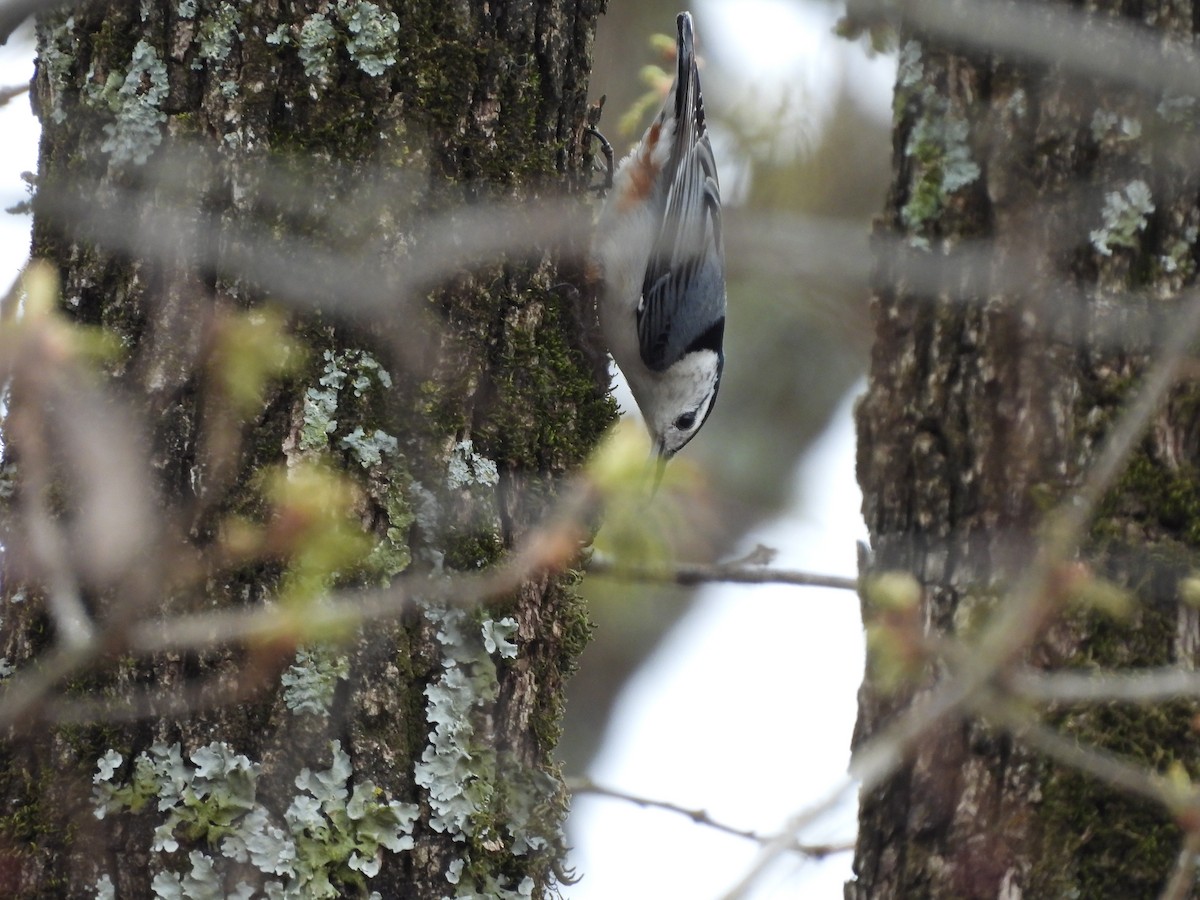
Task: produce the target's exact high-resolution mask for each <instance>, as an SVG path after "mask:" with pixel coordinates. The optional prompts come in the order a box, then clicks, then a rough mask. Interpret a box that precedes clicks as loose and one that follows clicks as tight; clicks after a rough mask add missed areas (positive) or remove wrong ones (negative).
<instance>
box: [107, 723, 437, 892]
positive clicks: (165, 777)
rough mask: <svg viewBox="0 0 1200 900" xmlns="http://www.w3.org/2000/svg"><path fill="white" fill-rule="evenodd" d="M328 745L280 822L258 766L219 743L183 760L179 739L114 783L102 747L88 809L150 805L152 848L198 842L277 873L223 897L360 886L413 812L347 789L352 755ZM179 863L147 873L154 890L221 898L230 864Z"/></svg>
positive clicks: (362, 788) (197, 858) (172, 850)
mask: <svg viewBox="0 0 1200 900" xmlns="http://www.w3.org/2000/svg"><path fill="white" fill-rule="evenodd" d="M330 749H331V751H332V757H333V761H332V765H331V766H330V768H329V769H327V770H325V771H319V772H312V771H310V770H309V769H307V768H305V769H303V770H301V772H300V774H299V775H298V776H297V777H296V779H295V782H294V783H295V786H296V787H297V788H298V789H299V791H300V793H299V794H297V795H296V796H295V797H294V798H293V799H292V802H291V804H290V805H289V806H288V808H287V811H286V812H285V813H284V815H283V822H282V824H280V823H279V822H278V820H277V819H276V818H275V817H274V816H273V815H272V814H271V813H270V811H268V810H267V809H266V807H264V806H263V805H262V804H261V803H259V802H258V801H257V799H256V791H257V784H256V783H257V779H258V774H259V768H260V767H259V765H258V764H257V763H252V762H251V761H250V760H249V759H247V758H246V757H245V756H243V755H241V754H237V753H235V752H234V751H233V750H232V748H230V747H229V746H228V745H227V744H224V743H219V742H213V743H211V744H209V745H208V746H207V747H203V748H201V749H200V750H197V751H196V752H195V753H193V754H192V755H191V757H190V762H191V764H190V765H189V764H188V762H185V761H184V759H183V757H182V755H181V754H180V750H179V745H178V744H175V745H173V746H172V747H167V746H165V745H163V744H155V745H154V746H152V747H151V748H150V750H149V752H148V753H142V754H139V755H138V757H137V758H136V759H135V760H134V765H133V772H132V775H131V778H130V781H129V782H128V783H114V781H113V777H114V775H115V774H116V771H117V769H118V768H120V766H121V764H122V758H121V755H120V754H119V753H116V752H115V751H112V750H110V751H108V752H106V753H105V754H104V755H103V756H101V757H100V759H99V760H97V763H96V769H97V771H96V775H95V776H94V777H93V779H92V781H93V782H94V783H95V785H96V787H95V789H94V802H95V807H96V810H95V812H96V815H97V817H99V818H103V817H105V816H106V815H110V814H114V813H118V812H125V811H128V812H132V813H139V812H143V811H148V808H149V807H150V804H151V801H156V803H155V805H154V806H153V809H154V810H155V811H157V812H158V813H165V814H166V817H165V819H164V821H163V822H162V824H160V825H159V826H158V827H157V828H155V830H154V835H153V842H152V847H151V849H152V850H153V851H154V852H156V853H161V854H165V855H167V858H168V859H171V858H172V857H173V854H176V853H177V852H178V851H179V850H180V843H179V842H180V840H188V841H193V842H195V841H203V842H204V844H205V845H206V846H208V847H212V848H219V850H220V854H221V857H223V858H224V859H226V860H232V861H233V862H235V863H238V864H240V865H243V866H244V865H245V864H247V863H248V864H250V865H252V866H253V867H254V868H255V869H257V870H258V872H259V873H261V874H262V875H263V876H282V877H283V880H279V879H277V878H269V879H259V881H260V882H261V883H260V884H259V885H258V886H257V887H254V886H251V885H250V884H247V883H246V882H245V881H244V880H243V881H240V882H239V883H238V884H237V885H236V886H235V887H234V893H233V894H232V895H230V896H235V897H246V898H249V897H251V896H253V895H254V892H255V890H261V891H262V892H263V893H264V894H265V896H266V897H268V898H280V900H300V898H332V897H339V896H345V893H346V890H347V889H348V888H353V887H355V886H357V887H358V888H360V889H361V888H362V887H363V886H364V885H365V880H366V879H369V878H372V877H374V876H375V875H376V874H378V872H379V869H380V866H381V860H382V852H383V850H385V849H387V850H391V851H393V852H399V851H402V850H410V849H412V847H413V846H414V844H413V839H412V830H413V824H414V823H415V821H416V817H417V814H418V809H417V807H416V806H414V805H412V804H406V803H399V802H396V801H391V802H387V803H385V802H381V801H380V800H378V799H377V795H378V793H379V791H378V789H377V788H376V787H375V785H374V784H373V783H371V782H370V781H363V782H360V783H358V784H356V785H355V786H354V788H353V790H352V791H351V789H350V788H349V781H350V777H351V775H352V774H353V772H352V768H351V765H350V757H349V756H348V755H347V754H346V753H345V752H344V751H343V750H342V748H341V744H340V742H338V741H333V742H332V743H331V744H330ZM187 860H188V862H189V863H190V868H189V869H188V870H187V871H186V872H183V873H180V872H177V871H173V870H165V871H161V872H159V873H158V874H157V875H156V876H155V878H154V880H153V882H152V887H153V888H154V891H155V895H156V896H158V897H162V898H178V900H208V898H212V897H218V898H223V897H225V896H227V895H226V894H225V893H224V884H225V881H226V878H227V876H228V875H229V874H230V872H227V871H226V870H227V869H229V868H230V866H229V864H228V863H226V862H224V861H223V860H222V859H217V858H213V857H210V856H208V855H207V854H205V853H203V852H201V851H200V850H192V851H190V852H189V854H188V857H187ZM242 871H243V872H244V871H245V870H244V869H243V870H242ZM100 884H101V882H97V885H98V886H99V885H100ZM373 896H377V895H373Z"/></svg>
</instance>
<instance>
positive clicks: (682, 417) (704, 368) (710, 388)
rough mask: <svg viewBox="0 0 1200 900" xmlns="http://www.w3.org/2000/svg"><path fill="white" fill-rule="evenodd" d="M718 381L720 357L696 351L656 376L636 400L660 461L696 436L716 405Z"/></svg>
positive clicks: (712, 353) (706, 351)
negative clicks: (645, 418) (645, 419)
mask: <svg viewBox="0 0 1200 900" xmlns="http://www.w3.org/2000/svg"><path fill="white" fill-rule="evenodd" d="M720 381H721V359H720V357H719V356H718V355H717V354H716V353H714V352H712V351H711V350H700V351H697V352H695V353H689V354H688V355H687V356H685V357H684V358H683V359H681V360H680V361H679V362H677V363H675V365H673V366H671V368H669V369H667V370H666V371H665V372H663V373H662V374H661V375H658V376H657V377H656V378H655V379H654V383H653V384H651V385H649V386H648V390H646V391H644V393H645V395H646V396H645V397H638V398H637V400H638V405H639V406H640V407H641V408H642V411H643V413H644V414H645V415H646V417H647V422H646V424H647V426H648V427H649V429H650V435H651V438H652V439H653V441H654V451H655V453H657V454H658V456H659V457H660V458H661V459H663V460H667V459H670V458H671V457H672V456H674V455H675V454H676V453H678V452H679V450H680V449H681V448H682V447H683V446H684V445H685V444H686V443H687V442H688V441H690V440H691V439H692V438H694V437H695V436H696V433H697V432H698V431H699V430H700V426H701V425H703V424H704V420H705V419H707V418H708V414H709V412H710V411H711V410H712V406H713V403H714V402H716V399H717V388H718V387H719V386H720Z"/></svg>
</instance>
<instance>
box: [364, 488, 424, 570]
mask: <svg viewBox="0 0 1200 900" xmlns="http://www.w3.org/2000/svg"><path fill="white" fill-rule="evenodd" d="M384 512H385V513H387V521H388V526H387V529H386V530H385V532H384V536H383V538H382V539H381V540H380V541H379V543H378V544H376V545H375V549H374V550H372V551H371V555H370V556H369V557H368V558H367V569H368V570H369V571H371V572H375V573H377V574H378V576H379V578H380V580H381V581H382V582H383V583H384V584H386V583H388V582H389V581H391V579H392V578H394V577H395V576H397V575H399V574H400V573H401V572H403V571H404V570H405V569H407V568H408V566H409V563H411V562H412V552H411V550H410V549H409V545H408V529H409V528H410V527H411V526H412V524H413V522H414V521H416V513H415V512H414V511H413V510H412V508H411V506H410V505H409V503H408V500H407V498H406V497H405V495H404V491H403V490H401V488H400V487H399V486H398V485H397V484H395V482H389V483H388V485H387V490H386V493H385V495H384Z"/></svg>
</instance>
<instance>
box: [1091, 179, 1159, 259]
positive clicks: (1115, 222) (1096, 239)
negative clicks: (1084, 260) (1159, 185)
mask: <svg viewBox="0 0 1200 900" xmlns="http://www.w3.org/2000/svg"><path fill="white" fill-rule="evenodd" d="M1152 212H1154V199H1153V196H1152V195H1151V193H1150V186H1149V185H1148V184H1146V182H1144V181H1142V180H1141V179H1140V178H1138V179H1135V180H1134V181H1131V182H1130V183H1129V184H1127V185H1125V187H1124V188H1122V189H1121V190H1119V191H1112V192H1110V193H1109V194H1108V195H1107V196H1106V197H1105V198H1104V210H1103V212H1102V213H1101V215H1102V217H1103V219H1104V225H1103V226H1102V227H1100V228H1097V229H1096V230H1094V231H1091V232H1089V237H1090V238H1091V240H1092V246H1093V247H1095V248H1096V250H1097V251H1099V252H1100V253H1101V254H1102V255H1104V256H1112V252H1113V248H1114V247H1128V248H1131V249H1132V248H1135V247H1137V245H1138V241H1137V236H1138V234H1140V233H1141V232H1142V231H1144V230H1145V228H1146V223H1147V222H1149V220H1150V213H1152Z"/></svg>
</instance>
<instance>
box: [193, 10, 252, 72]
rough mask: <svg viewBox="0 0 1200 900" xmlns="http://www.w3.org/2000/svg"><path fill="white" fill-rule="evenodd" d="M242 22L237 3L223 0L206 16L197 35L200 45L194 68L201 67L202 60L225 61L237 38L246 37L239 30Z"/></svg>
mask: <svg viewBox="0 0 1200 900" xmlns="http://www.w3.org/2000/svg"><path fill="white" fill-rule="evenodd" d="M240 24H241V21H240V18H239V13H238V8H237V6H236V5H235V4H233V3H229V2H223V3H221V4H219V5H218V6H217V8H216V9H215V10H213V12H212V13H210V14H209V15H208V16H206V17H205V18H204V21H203V22H202V23H201V25H200V33H199V35H197V40H198V41H199V44H200V47H199V51H198V54H197V56H198V58H197V59H195V60H193V61H192V68H193V69H199V68H200V67H201V65H202V64H201V62H200V60H202V59H203V60H208V61H210V62H223V61H224V60H226V59H227V58H228V57H229V54H230V52H231V51H232V50H233V42H234V40H235V39H244V38H245V35H244V34H242V33H241V32H240V31H239V26H240Z"/></svg>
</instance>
